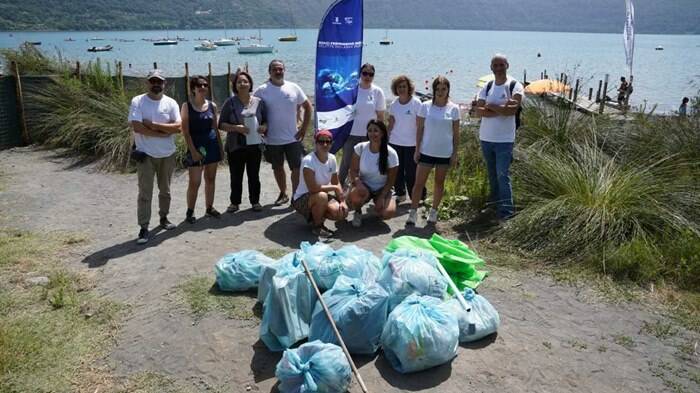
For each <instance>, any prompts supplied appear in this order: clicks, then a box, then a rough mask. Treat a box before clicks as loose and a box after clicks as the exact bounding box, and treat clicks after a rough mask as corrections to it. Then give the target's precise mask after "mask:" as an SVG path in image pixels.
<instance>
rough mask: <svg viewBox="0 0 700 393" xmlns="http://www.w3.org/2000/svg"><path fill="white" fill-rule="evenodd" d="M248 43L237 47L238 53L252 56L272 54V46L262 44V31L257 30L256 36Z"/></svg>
mask: <svg viewBox="0 0 700 393" xmlns="http://www.w3.org/2000/svg"><path fill="white" fill-rule="evenodd" d="M250 41H251V42H250V43H248V44H246V45H241V46H239V47H238V53H241V54H254V53H272V51H273V50H274V49H275V47H274V46H272V45H269V44H263V43H262V31H260V29H258V36H257V37H251V38H250Z"/></svg>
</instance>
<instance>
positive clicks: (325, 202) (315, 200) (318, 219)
mask: <svg viewBox="0 0 700 393" xmlns="http://www.w3.org/2000/svg"><path fill="white" fill-rule="evenodd" d="M314 141H315V148H314V151H313V152H311V153H309V154H307V155H306V156H305V157H304V158H303V159H302V161H301V168H302V175H301V176H300V179H299V186H298V187H297V189H296V192H295V193H294V197H293V198H292V206H293V207H294V209H295V210H296V211H297V212H298V213H299V214H301V215H302V216H304V218H305V219H306V221H307V222H309V223H311V225H312V232H313V234H314V235H316V236H318V237H331V236H333V231H332V230H330V229H329V228H328V227H326V225H325V221H326V220H331V221H339V220H342V219H345V217H347V215H348V207H347V205H346V204H345V200H344V198H343V189H342V187H341V186H340V182H339V180H338V163H337V162H336V160H335V156H334V155H333V154H331V153H330V149H331V145H332V144H333V134H331V132H330V131H328V130H320V131H318V132H317V133H316V135H315V136H314Z"/></svg>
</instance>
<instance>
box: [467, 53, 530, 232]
mask: <svg viewBox="0 0 700 393" xmlns="http://www.w3.org/2000/svg"><path fill="white" fill-rule="evenodd" d="M508 67H509V64H508V59H507V58H506V57H505V56H504V55H501V54H497V55H495V56H494V57H493V58H492V59H491V71H493V75H494V77H495V79H494V81H493V82H489V83H487V84H486V86H484V88H483V89H481V91H480V92H479V99H478V101H477V114H478V115H480V116H481V127H480V128H479V139H480V140H481V151H482V153H483V155H484V161H486V170H487V172H488V177H489V187H490V194H489V204H490V205H491V206H493V207H495V209H496V215H497V217H498V219H499V221H504V220H507V219H508V218H510V217H511V216H512V215H513V213H514V212H515V210H514V207H513V191H512V188H511V182H510V174H509V171H510V164H511V162H512V161H513V143H514V142H515V129H516V115H517V114H518V108H519V107H520V104H521V103H522V99H523V95H524V92H525V90H524V88H523V85H522V84H520V82H518V81H516V80H515V79H512V78H510V77H508V75H507V72H508Z"/></svg>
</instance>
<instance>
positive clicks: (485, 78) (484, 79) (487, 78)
mask: <svg viewBox="0 0 700 393" xmlns="http://www.w3.org/2000/svg"><path fill="white" fill-rule="evenodd" d="M494 78H495V76H493V74H488V75H484V76H482V77H481V78H479V80H477V81H476V87H478V88H480V89H481V88H482V87H484V86H486V84H487V83H489V82H490V81H492V80H494Z"/></svg>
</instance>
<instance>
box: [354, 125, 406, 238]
mask: <svg viewBox="0 0 700 393" xmlns="http://www.w3.org/2000/svg"><path fill="white" fill-rule="evenodd" d="M367 139H368V141H367V142H361V143H358V144H357V145H355V149H354V152H353V155H352V164H350V192H349V197H348V200H349V201H350V206H352V208H353V209H355V215H354V217H353V219H352V225H353V226H354V227H359V226H360V225H362V206H363V205H364V204H365V203H367V202H368V201H369V200H373V201H374V211H375V212H376V213H377V216H379V217H381V219H382V220H388V219H390V218H392V217H394V215H395V214H396V201H394V198H392V195H391V189H392V187H393V185H394V182H395V181H396V174H397V173H398V171H399V156H398V155H397V154H396V150H394V149H392V148H391V146H389V136H388V132H387V129H386V126H385V125H384V123H383V122H381V121H379V120H370V121H369V123H368V124H367Z"/></svg>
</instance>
